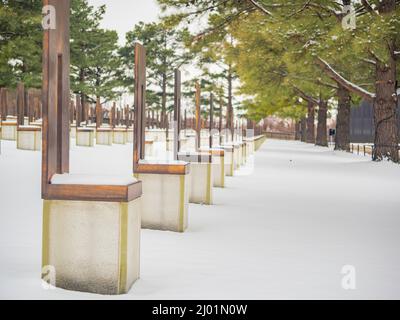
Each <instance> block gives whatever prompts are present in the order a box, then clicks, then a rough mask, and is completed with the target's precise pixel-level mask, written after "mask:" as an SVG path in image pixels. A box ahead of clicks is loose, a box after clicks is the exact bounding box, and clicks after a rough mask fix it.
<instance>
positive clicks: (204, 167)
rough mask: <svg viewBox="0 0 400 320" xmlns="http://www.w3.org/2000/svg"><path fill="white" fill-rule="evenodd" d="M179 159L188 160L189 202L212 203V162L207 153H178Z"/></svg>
mask: <svg viewBox="0 0 400 320" xmlns="http://www.w3.org/2000/svg"><path fill="white" fill-rule="evenodd" d="M178 157H179V160H181V161H187V162H190V171H191V173H190V196H189V202H190V203H198V204H206V205H212V204H213V184H214V177H213V163H212V156H211V155H210V154H209V153H196V152H194V153H179V154H178Z"/></svg>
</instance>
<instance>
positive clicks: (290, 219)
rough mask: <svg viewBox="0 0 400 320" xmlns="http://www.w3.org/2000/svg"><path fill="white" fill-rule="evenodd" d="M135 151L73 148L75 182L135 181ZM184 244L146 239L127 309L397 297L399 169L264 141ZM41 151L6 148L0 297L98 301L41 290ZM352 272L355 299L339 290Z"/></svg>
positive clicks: (154, 236) (200, 211)
mask: <svg viewBox="0 0 400 320" xmlns="http://www.w3.org/2000/svg"><path fill="white" fill-rule="evenodd" d="M131 149H132V147H131V145H127V146H116V145H114V146H113V147H106V146H104V147H102V146H96V147H95V148H77V147H74V146H73V147H72V150H71V172H73V173H102V174H118V175H120V174H130V173H131V159H132V150H131ZM214 199H215V205H214V206H210V207H209V206H201V205H190V227H189V230H188V231H187V232H186V233H184V234H177V233H170V232H157V231H149V230H143V232H142V247H141V279H140V280H139V281H138V282H137V283H136V284H135V285H134V286H133V288H132V289H131V291H130V292H129V294H128V295H125V296H121V297H112V298H115V299H116V298H123V299H314V298H318V299H328V298H332V299H353V298H361V299H365V298H378V299H381V298H389V299H392V298H397V299H399V298H400V257H399V255H400V232H399V230H400V167H399V166H398V165H394V164H390V163H372V162H371V161H369V158H368V157H363V156H357V155H351V154H346V153H341V152H333V151H331V150H328V149H325V148H319V147H315V146H311V145H306V144H303V143H299V142H284V141H268V142H267V143H266V144H264V145H263V147H262V148H261V149H260V151H259V152H258V153H257V154H256V157H255V169H254V172H252V170H251V168H249V167H248V168H245V169H243V170H241V171H239V172H238V175H237V176H236V177H233V178H227V188H226V189H215V196H214ZM41 223H42V201H41V199H40V153H38V152H36V153H35V152H26V151H17V150H16V148H15V143H11V142H4V141H3V142H2V154H1V155H0V298H2V299H9V298H10V299H12V298H24V299H102V298H109V297H102V296H97V295H91V294H85V293H76V292H68V291H64V290H60V289H55V290H45V289H43V288H42V286H41V280H40V273H41V266H40V264H41V232H42V230H41V229H42V227H41ZM345 265H351V266H354V268H355V271H356V278H355V279H356V290H344V289H343V288H342V285H341V283H342V278H343V276H344V275H343V274H341V271H342V267H343V266H345Z"/></svg>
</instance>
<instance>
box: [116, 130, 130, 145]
mask: <svg viewBox="0 0 400 320" xmlns="http://www.w3.org/2000/svg"><path fill="white" fill-rule="evenodd" d="M127 142H128V132H127V130H126V129H114V134H113V143H115V144H126V143H127Z"/></svg>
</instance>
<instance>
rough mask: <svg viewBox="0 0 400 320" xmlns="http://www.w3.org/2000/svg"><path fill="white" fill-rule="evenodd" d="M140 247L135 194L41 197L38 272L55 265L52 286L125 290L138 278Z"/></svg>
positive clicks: (113, 291)
mask: <svg viewBox="0 0 400 320" xmlns="http://www.w3.org/2000/svg"><path fill="white" fill-rule="evenodd" d="M139 250H140V199H137V200H134V201H131V202H129V203H111V202H82V201H44V205H43V263H42V264H43V268H44V269H43V272H44V274H46V271H47V272H52V270H54V272H55V286H56V287H58V288H63V289H66V290H72V291H83V292H89V293H97V294H103V295H117V294H125V293H127V292H128V291H129V289H130V288H131V286H132V285H133V283H134V282H135V281H136V280H137V279H138V278H139V271H140V269H139V268H140V266H139V253H140V252H139ZM50 276H51V275H50Z"/></svg>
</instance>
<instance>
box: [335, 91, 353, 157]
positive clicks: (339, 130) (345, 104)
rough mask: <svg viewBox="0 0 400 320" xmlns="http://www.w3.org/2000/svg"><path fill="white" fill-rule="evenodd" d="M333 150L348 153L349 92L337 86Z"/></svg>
mask: <svg viewBox="0 0 400 320" xmlns="http://www.w3.org/2000/svg"><path fill="white" fill-rule="evenodd" d="M337 95H338V114H337V118H336V137H335V150H343V151H350V107H351V106H350V100H351V97H350V92H349V91H348V90H347V89H346V88H344V87H343V86H341V85H340V84H339V89H338V91H337Z"/></svg>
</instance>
